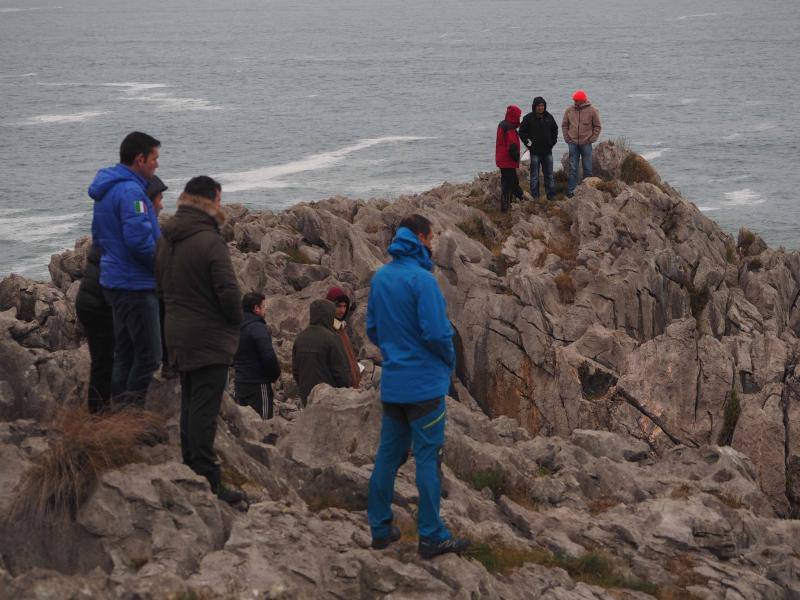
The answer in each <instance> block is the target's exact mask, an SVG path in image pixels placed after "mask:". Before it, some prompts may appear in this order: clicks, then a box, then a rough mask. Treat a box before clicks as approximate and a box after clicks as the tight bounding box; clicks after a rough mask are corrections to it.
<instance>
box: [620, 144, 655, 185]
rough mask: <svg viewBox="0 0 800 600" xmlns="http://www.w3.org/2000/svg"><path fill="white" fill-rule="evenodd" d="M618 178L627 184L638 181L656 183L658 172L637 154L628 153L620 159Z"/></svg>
mask: <svg viewBox="0 0 800 600" xmlns="http://www.w3.org/2000/svg"><path fill="white" fill-rule="evenodd" d="M619 178H620V179H621V180H622V181H624V182H625V183H627V184H634V183H639V182H644V183H652V184H657V183H658V182H659V180H658V173H656V171H655V169H654V168H653V167H652V166H651V165H650V163H649V162H647V160H646V159H645V158H643V157H642V156H640V155H639V154H635V153H633V152H632V153H630V154H628V156H626V157H625V159H624V160H623V161H622V164H621V165H620V169H619Z"/></svg>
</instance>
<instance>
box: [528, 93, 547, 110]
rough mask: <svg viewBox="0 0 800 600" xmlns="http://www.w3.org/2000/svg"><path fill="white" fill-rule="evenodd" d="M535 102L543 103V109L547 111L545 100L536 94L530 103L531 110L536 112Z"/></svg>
mask: <svg viewBox="0 0 800 600" xmlns="http://www.w3.org/2000/svg"><path fill="white" fill-rule="evenodd" d="M537 104H544V110H545V112H547V100H545V99H544V98H542V97H541V96H536V98H534V99H533V102H532V103H531V110H532V111H533V112H536V105H537Z"/></svg>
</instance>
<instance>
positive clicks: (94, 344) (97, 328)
mask: <svg viewBox="0 0 800 600" xmlns="http://www.w3.org/2000/svg"><path fill="white" fill-rule="evenodd" d="M76 312H77V313H78V320H79V321H80V322H81V325H82V326H83V330H84V332H85V333H86V339H87V340H88V342H89V356H90V357H91V359H92V366H91V371H90V374H89V412H90V413H99V412H102V411H104V410H107V409H108V408H109V407H110V406H111V373H112V371H113V370H114V319H113V318H112V316H111V307H110V306H106V307H105V308H99V307H86V306H82V305H81V304H80V303H78V304H77V306H76Z"/></svg>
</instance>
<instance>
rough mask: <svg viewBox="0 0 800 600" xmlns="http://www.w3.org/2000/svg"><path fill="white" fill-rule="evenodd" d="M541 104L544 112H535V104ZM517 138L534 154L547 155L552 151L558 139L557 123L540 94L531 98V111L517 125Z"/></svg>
mask: <svg viewBox="0 0 800 600" xmlns="http://www.w3.org/2000/svg"><path fill="white" fill-rule="evenodd" d="M537 104H543V105H544V112H543V113H542V114H541V115H539V114H537V113H536V105H537ZM519 139H520V140H521V141H522V143H523V144H525V145H526V146H527V147H528V148H530V150H531V154H534V155H536V156H547V155H548V154H552V153H553V146H555V145H556V142H557V141H558V124H556V120H555V119H554V118H553V115H551V114H550V113H549V112H547V102H546V101H545V99H544V98H542V97H541V96H537V97H536V98H534V99H533V104H532V105H531V112H529V113H528V114H527V115H525V117H524V118H523V119H522V124H521V125H520V126H519Z"/></svg>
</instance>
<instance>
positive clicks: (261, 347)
mask: <svg viewBox="0 0 800 600" xmlns="http://www.w3.org/2000/svg"><path fill="white" fill-rule="evenodd" d="M242 311H243V313H244V318H243V319H242V324H241V326H240V327H239V349H238V350H236V356H235V357H234V359H233V366H234V368H235V369H236V392H235V396H236V402H237V403H238V404H240V405H242V406H250V407H251V408H252V409H253V410H255V411H256V412H257V413H258V414H259V415H261V418H262V419H271V418H272V412H273V396H272V382H274V381H276V380H277V379H278V377H280V375H281V367H280V365H279V364H278V357H277V356H275V349H274V348H273V347H272V336H271V335H270V334H269V329H268V328H267V324H266V322H265V321H264V315H265V313H266V299H265V297H264V294H261V293H259V292H249V293H247V294H245V295H244V297H243V298H242Z"/></svg>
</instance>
